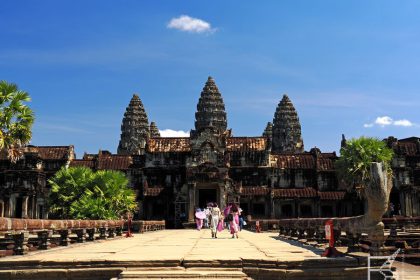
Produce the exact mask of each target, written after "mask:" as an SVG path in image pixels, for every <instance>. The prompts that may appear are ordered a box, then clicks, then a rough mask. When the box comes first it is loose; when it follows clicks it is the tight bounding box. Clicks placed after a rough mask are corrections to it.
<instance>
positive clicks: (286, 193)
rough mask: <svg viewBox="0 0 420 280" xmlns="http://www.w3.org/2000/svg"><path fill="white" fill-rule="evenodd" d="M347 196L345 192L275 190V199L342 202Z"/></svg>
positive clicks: (310, 189)
mask: <svg viewBox="0 0 420 280" xmlns="http://www.w3.org/2000/svg"><path fill="white" fill-rule="evenodd" d="M345 195H346V192H344V191H327V192H321V191H317V190H315V189H314V188H303V189H274V190H273V197H275V198H315V197H319V198H320V199H321V200H341V199H343V198H344V196H345Z"/></svg>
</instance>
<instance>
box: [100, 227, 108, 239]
mask: <svg viewBox="0 0 420 280" xmlns="http://www.w3.org/2000/svg"><path fill="white" fill-rule="evenodd" d="M106 230H107V228H106V227H100V228H99V239H106V238H107V237H106Z"/></svg>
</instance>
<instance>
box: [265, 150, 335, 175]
mask: <svg viewBox="0 0 420 280" xmlns="http://www.w3.org/2000/svg"><path fill="white" fill-rule="evenodd" d="M270 157H271V162H274V166H273V167H277V168H280V169H316V170H319V171H334V159H335V158H337V156H336V155H335V154H334V153H322V154H319V155H318V156H315V155H313V154H311V153H304V154H272V155H270Z"/></svg>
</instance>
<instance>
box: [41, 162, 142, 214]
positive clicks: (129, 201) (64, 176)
mask: <svg viewBox="0 0 420 280" xmlns="http://www.w3.org/2000/svg"><path fill="white" fill-rule="evenodd" d="M49 182H50V184H51V185H52V189H51V195H50V209H51V212H52V213H53V214H54V215H56V216H59V217H62V218H72V219H118V218H120V217H121V216H122V215H123V214H125V213H126V212H127V211H133V210H134V209H135V208H136V206H137V204H136V195H135V193H134V191H133V190H132V189H130V188H129V187H128V179H127V177H126V176H125V175H124V174H123V173H122V172H118V171H110V170H101V171H97V172H93V171H92V170H90V169H89V168H86V167H74V168H62V169H61V170H60V171H59V172H57V173H56V175H55V176H54V177H53V178H52V179H51V180H50V181H49Z"/></svg>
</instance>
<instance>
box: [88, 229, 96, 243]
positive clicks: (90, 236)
mask: <svg viewBox="0 0 420 280" xmlns="http://www.w3.org/2000/svg"><path fill="white" fill-rule="evenodd" d="M86 232H87V234H88V237H87V238H86V240H87V241H94V240H95V229H94V228H88V229H86Z"/></svg>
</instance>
